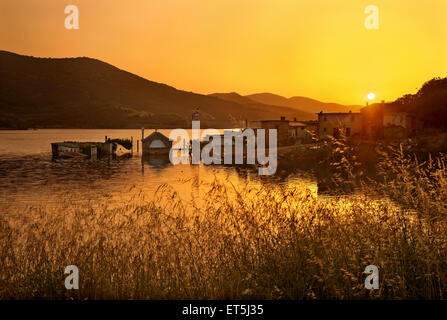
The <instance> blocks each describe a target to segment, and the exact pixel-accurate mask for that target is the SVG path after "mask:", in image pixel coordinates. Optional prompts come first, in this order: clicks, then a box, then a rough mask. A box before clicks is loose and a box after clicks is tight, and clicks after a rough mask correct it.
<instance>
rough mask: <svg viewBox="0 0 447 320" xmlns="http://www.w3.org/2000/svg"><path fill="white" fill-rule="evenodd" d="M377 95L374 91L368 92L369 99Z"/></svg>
mask: <svg viewBox="0 0 447 320" xmlns="http://www.w3.org/2000/svg"><path fill="white" fill-rule="evenodd" d="M375 97H376V95H375V94H374V93H372V92H370V93H368V99H369V100H374V98H375Z"/></svg>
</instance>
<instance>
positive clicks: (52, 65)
mask: <svg viewBox="0 0 447 320" xmlns="http://www.w3.org/2000/svg"><path fill="white" fill-rule="evenodd" d="M196 107H199V108H200V118H201V122H202V123H201V125H202V126H203V127H205V126H208V127H216V128H222V127H230V126H233V125H237V124H239V123H236V122H239V121H242V120H245V119H271V118H279V117H280V116H281V115H284V116H286V117H288V118H292V117H299V116H300V115H301V114H302V113H301V112H300V111H297V110H294V109H292V108H287V107H278V108H271V107H270V106H266V105H263V104H259V103H255V104H245V103H242V104H241V103H236V102H234V101H228V100H224V99H220V98H217V97H213V96H206V95H200V94H195V93H192V92H186V91H181V90H177V89H175V88H173V87H170V86H168V85H165V84H160V83H157V82H153V81H149V80H146V79H144V78H141V77H139V76H136V75H134V74H132V73H129V72H126V71H123V70H120V69H118V68H116V67H114V66H112V65H110V64H107V63H104V62H102V61H99V60H95V59H91V58H85V57H83V58H62V59H53V58H34V57H29V56H22V55H18V54H15V53H11V52H6V51H0V128H28V127H38V128H139V127H140V126H142V125H144V126H145V127H147V128H151V127H152V128H153V127H157V128H169V127H171V128H175V127H187V126H190V117H191V113H192V111H193V110H194V109H195V108H196Z"/></svg>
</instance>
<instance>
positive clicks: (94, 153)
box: [90, 145, 98, 161]
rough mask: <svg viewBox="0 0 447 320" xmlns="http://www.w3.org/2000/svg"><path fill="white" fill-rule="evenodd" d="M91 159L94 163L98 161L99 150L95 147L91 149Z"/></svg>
mask: <svg viewBox="0 0 447 320" xmlns="http://www.w3.org/2000/svg"><path fill="white" fill-rule="evenodd" d="M90 159H91V160H92V161H95V160H98V148H97V147H96V146H95V145H92V146H91V147H90Z"/></svg>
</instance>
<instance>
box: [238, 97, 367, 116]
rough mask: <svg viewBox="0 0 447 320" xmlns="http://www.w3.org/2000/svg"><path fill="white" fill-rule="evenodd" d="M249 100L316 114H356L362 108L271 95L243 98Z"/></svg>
mask: <svg viewBox="0 0 447 320" xmlns="http://www.w3.org/2000/svg"><path fill="white" fill-rule="evenodd" d="M245 97H246V98H249V99H251V100H254V101H257V102H260V103H264V104H268V105H276V106H283V107H289V108H294V109H298V110H301V111H305V112H310V113H314V114H315V113H318V112H320V111H323V112H349V111H353V112H357V111H359V110H360V109H361V108H362V106H357V105H349V106H346V105H342V104H338V103H325V102H321V101H318V100H315V99H311V98H306V97H299V96H295V97H291V98H285V97H283V96H279V95H276V94H273V93H267V92H265V93H256V94H250V95H247V96H245Z"/></svg>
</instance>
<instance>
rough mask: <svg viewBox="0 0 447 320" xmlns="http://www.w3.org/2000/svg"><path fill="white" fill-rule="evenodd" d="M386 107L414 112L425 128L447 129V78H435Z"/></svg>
mask: <svg viewBox="0 0 447 320" xmlns="http://www.w3.org/2000/svg"><path fill="white" fill-rule="evenodd" d="M385 108H388V109H390V110H393V111H406V112H411V113H414V114H415V115H416V116H417V117H418V118H419V119H420V120H421V121H422V123H423V124H424V127H425V128H434V129H442V130H447V78H433V79H431V80H429V81H427V82H425V83H424V84H423V85H422V87H421V88H420V89H419V91H418V92H417V93H416V94H406V95H404V96H402V97H400V98H399V99H397V100H396V101H394V102H391V103H388V104H386V105H385Z"/></svg>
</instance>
